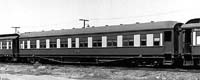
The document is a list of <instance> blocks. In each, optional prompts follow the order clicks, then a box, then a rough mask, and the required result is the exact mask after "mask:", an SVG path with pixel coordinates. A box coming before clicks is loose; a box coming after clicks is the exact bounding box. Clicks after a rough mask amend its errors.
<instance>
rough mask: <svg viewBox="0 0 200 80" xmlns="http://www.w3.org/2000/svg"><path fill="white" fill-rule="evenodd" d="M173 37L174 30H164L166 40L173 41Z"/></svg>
mask: <svg viewBox="0 0 200 80" xmlns="http://www.w3.org/2000/svg"><path fill="white" fill-rule="evenodd" d="M171 38H172V32H171V31H165V32H164V41H171Z"/></svg>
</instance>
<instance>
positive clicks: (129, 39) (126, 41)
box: [123, 35, 134, 46]
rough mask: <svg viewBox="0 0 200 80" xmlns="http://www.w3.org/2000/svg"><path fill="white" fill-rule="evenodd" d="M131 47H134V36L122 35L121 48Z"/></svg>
mask: <svg viewBox="0 0 200 80" xmlns="http://www.w3.org/2000/svg"><path fill="white" fill-rule="evenodd" d="M133 45H134V35H124V36H123V46H133Z"/></svg>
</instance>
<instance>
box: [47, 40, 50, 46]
mask: <svg viewBox="0 0 200 80" xmlns="http://www.w3.org/2000/svg"><path fill="white" fill-rule="evenodd" d="M49 44H50V39H46V48H50V45H49Z"/></svg>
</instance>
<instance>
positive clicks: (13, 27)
mask: <svg viewBox="0 0 200 80" xmlns="http://www.w3.org/2000/svg"><path fill="white" fill-rule="evenodd" d="M12 28H14V29H15V33H16V34H17V33H18V32H17V31H18V30H17V29H19V28H20V27H12Z"/></svg>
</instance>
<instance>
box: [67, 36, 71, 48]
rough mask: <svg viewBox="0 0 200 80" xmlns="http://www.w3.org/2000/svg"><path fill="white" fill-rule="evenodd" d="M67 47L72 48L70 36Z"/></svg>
mask: <svg viewBox="0 0 200 80" xmlns="http://www.w3.org/2000/svg"><path fill="white" fill-rule="evenodd" d="M68 48H72V38H68Z"/></svg>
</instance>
